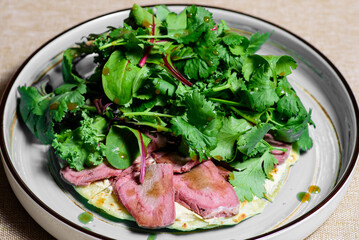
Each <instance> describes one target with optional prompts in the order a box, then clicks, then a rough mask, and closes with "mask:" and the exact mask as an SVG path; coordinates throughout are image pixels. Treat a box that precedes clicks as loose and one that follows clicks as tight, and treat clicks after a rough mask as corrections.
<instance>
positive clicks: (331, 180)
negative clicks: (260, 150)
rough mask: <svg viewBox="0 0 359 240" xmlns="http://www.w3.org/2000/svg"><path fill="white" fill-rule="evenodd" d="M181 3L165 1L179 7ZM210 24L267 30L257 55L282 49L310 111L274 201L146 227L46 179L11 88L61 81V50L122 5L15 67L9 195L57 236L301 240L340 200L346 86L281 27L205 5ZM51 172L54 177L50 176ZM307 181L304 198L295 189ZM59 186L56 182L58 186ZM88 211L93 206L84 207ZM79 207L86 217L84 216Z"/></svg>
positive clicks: (350, 113)
mask: <svg viewBox="0 0 359 240" xmlns="http://www.w3.org/2000/svg"><path fill="white" fill-rule="evenodd" d="M184 7H185V6H182V5H181V6H180V5H172V6H170V9H171V10H172V11H175V12H179V11H181V10H182V9H183V8H184ZM208 10H210V11H211V12H212V13H213V16H214V18H215V20H216V21H219V20H220V19H224V20H225V21H226V22H227V24H228V25H229V26H230V27H232V28H236V29H240V30H241V31H242V33H248V34H250V33H254V32H257V31H259V32H273V34H272V36H271V37H270V41H269V42H267V43H266V44H265V45H264V46H263V47H262V49H261V50H260V53H261V54H275V55H282V54H287V55H291V56H292V57H294V58H295V60H296V61H297V63H298V68H297V70H295V71H294V73H293V74H291V75H290V76H289V81H290V82H291V84H292V85H293V87H294V88H295V89H296V91H297V93H298V95H299V97H300V98H301V99H302V101H303V103H304V105H305V107H306V108H307V109H312V119H313V121H314V122H315V124H316V128H311V129H310V134H311V136H312V138H313V141H314V147H313V149H311V150H310V151H309V152H306V153H305V154H302V155H301V156H300V159H299V161H298V162H297V163H296V164H295V165H294V166H293V167H292V168H291V170H290V173H289V175H288V177H287V178H286V182H285V184H284V186H283V187H282V189H281V190H280V192H279V194H278V196H277V198H276V200H275V201H274V202H273V203H270V204H268V205H267V207H266V208H265V210H264V212H263V213H262V214H260V215H257V216H254V217H252V218H250V219H248V220H246V221H244V222H242V223H240V224H238V225H236V226H233V227H225V228H220V229H214V230H206V231H196V232H192V233H180V232H174V231H148V230H144V229H140V228H138V227H137V226H136V225H135V224H133V223H129V222H126V221H119V220H114V219H109V218H105V217H103V215H101V214H99V213H97V212H96V211H91V209H89V208H88V207H89V206H87V205H86V204H85V203H84V202H83V201H81V200H80V199H79V198H77V197H76V196H74V195H73V194H72V193H71V191H69V190H68V188H66V187H64V185H63V182H61V179H59V178H56V177H55V178H54V177H52V175H51V174H50V171H49V168H48V159H49V158H50V153H49V151H48V147H47V146H44V145H41V144H40V143H39V142H38V141H37V140H36V139H34V138H33V137H32V136H31V134H30V132H29V131H28V130H27V129H26V128H25V127H24V124H22V122H21V121H20V120H19V119H18V118H17V115H16V107H17V98H18V92H17V88H18V86H22V85H30V84H33V83H36V82H38V81H44V80H49V81H51V82H53V83H56V82H58V81H60V80H61V56H62V55H61V53H62V51H63V50H65V49H66V48H68V47H70V46H72V45H73V43H75V42H78V41H80V40H81V38H82V37H83V36H86V35H88V34H90V33H100V32H103V31H105V30H106V27H107V26H120V24H121V23H122V22H123V20H124V19H125V18H126V17H127V16H128V13H129V10H123V11H118V12H113V13H109V14H106V15H103V16H100V17H97V18H94V19H91V20H88V21H86V22H84V23H82V24H79V25H77V26H75V27H73V28H71V29H69V30H67V31H65V32H63V33H61V34H59V35H58V36H56V37H54V38H53V39H52V40H50V41H49V42H48V43H46V44H45V45H43V46H42V47H40V48H39V49H38V50H37V51H36V52H34V53H33V54H32V55H31V56H30V57H29V58H28V59H27V60H26V61H25V62H24V64H23V65H22V66H21V67H20V69H19V70H18V71H17V72H16V74H15V75H14V76H13V78H12V79H11V81H10V83H9V85H8V87H7V88H6V90H5V94H4V97H3V99H2V102H1V108H0V111H1V112H0V113H1V115H0V117H1V135H0V144H1V152H2V157H3V164H4V168H5V171H6V174H7V177H8V179H9V182H10V184H11V187H12V188H13V190H14V192H15V194H16V196H17V197H18V199H19V200H20V202H21V203H22V205H23V206H24V207H25V209H26V210H27V211H28V212H29V213H30V215H31V216H32V217H33V218H34V219H35V220H36V221H37V222H38V223H39V224H40V225H41V226H42V227H43V228H44V229H45V230H47V231H48V232H49V233H51V234H52V235H53V236H54V237H56V238H58V239H78V238H81V239H147V238H148V236H149V235H150V234H151V233H152V234H153V233H154V234H156V235H157V236H156V239H158V240H159V239H228V240H229V239H248V238H256V239H258V238H263V239H293V237H295V238H298V239H302V238H304V237H306V236H308V235H309V234H310V233H312V232H313V231H314V230H315V229H316V228H317V227H319V226H320V225H321V224H322V223H323V222H324V221H325V220H326V219H327V218H328V217H329V216H330V214H331V213H332V212H333V211H334V209H335V208H336V206H337V205H338V203H339V201H340V200H341V199H342V197H343V195H344V193H345V191H346V189H347V186H348V184H349V181H350V178H351V176H352V173H353V168H354V166H355V164H356V161H357V157H358V148H357V145H358V115H359V114H358V106H357V103H356V100H355V98H354V95H353V93H352V91H351V90H350V87H349V86H348V84H347V82H346V81H345V79H344V78H343V76H342V75H341V74H340V72H339V71H338V70H337V68H336V67H335V66H334V65H333V64H332V63H331V62H330V61H329V60H328V59H327V58H326V57H325V56H324V55H323V54H321V53H320V52H319V51H318V50H316V49H315V48H314V47H313V46H311V45H310V44H309V43H307V42H306V41H304V40H303V39H301V38H300V37H298V36H296V35H295V34H293V33H290V32H288V31H287V30H285V29H283V28H281V27H278V26H276V25H274V24H272V23H269V22H266V21H264V20H261V19H259V18H256V17H253V16H249V15H246V14H243V13H239V12H233V11H231V10H224V9H218V8H212V7H208ZM55 176H56V174H55ZM312 185H315V186H319V187H320V189H321V191H320V192H319V193H317V194H314V193H312V194H311V199H310V201H309V202H304V203H302V202H300V201H299V200H298V199H297V194H298V193H300V192H308V191H309V190H308V188H309V187H310V186H312ZM60 186H62V187H60ZM92 210H93V209H92ZM84 212H90V213H91V214H92V215H93V217H91V215H90V218H89V219H87V220H86V215H81V214H82V213H84Z"/></svg>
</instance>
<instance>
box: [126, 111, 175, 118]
mask: <svg viewBox="0 0 359 240" xmlns="http://www.w3.org/2000/svg"><path fill="white" fill-rule="evenodd" d="M123 116H125V117H132V116H153V117H169V118H174V117H176V116H173V115H169V114H164V113H155V112H125V113H123Z"/></svg>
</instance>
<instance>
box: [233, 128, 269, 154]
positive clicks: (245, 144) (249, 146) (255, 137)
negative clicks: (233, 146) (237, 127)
mask: <svg viewBox="0 0 359 240" xmlns="http://www.w3.org/2000/svg"><path fill="white" fill-rule="evenodd" d="M272 127H273V125H272V124H269V123H264V124H260V125H257V126H254V127H253V128H252V129H250V130H249V131H247V132H245V133H244V134H242V135H240V136H239V138H238V141H237V148H238V150H239V151H240V152H241V153H243V154H245V155H248V156H253V155H254V154H255V153H256V151H254V150H255V148H256V147H257V146H258V144H259V142H260V141H261V140H262V139H263V137H264V135H265V134H266V133H268V131H269V130H270V129H271V128H272Z"/></svg>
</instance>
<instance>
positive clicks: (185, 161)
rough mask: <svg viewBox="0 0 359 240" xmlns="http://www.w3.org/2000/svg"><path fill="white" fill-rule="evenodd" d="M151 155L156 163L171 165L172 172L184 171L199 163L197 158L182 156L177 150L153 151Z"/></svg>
mask: <svg viewBox="0 0 359 240" xmlns="http://www.w3.org/2000/svg"><path fill="white" fill-rule="evenodd" d="M152 157H153V158H154V159H155V161H156V163H166V164H171V165H172V166H173V172H175V173H184V172H188V171H189V170H190V169H191V168H193V167H194V166H196V165H198V164H199V161H198V160H192V159H191V158H190V157H183V156H181V155H180V154H179V153H178V152H154V153H152Z"/></svg>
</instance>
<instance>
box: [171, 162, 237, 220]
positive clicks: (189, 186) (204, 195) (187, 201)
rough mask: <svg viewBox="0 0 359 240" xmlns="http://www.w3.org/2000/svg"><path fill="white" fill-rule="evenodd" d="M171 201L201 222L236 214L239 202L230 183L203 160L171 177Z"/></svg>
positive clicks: (210, 163) (214, 167)
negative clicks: (201, 219) (172, 198)
mask: <svg viewBox="0 0 359 240" xmlns="http://www.w3.org/2000/svg"><path fill="white" fill-rule="evenodd" d="M173 182H174V188H175V201H176V202H178V203H180V204H182V205H183V206H185V207H187V208H188V209H190V210H192V211H194V212H195V213H197V214H198V215H200V216H202V217H203V218H206V219H208V218H213V217H230V216H234V215H236V214H237V213H238V210H239V200H238V197H237V195H236V193H235V191H234V189H233V187H232V185H231V184H230V183H228V182H227V181H226V180H225V179H224V178H223V177H222V176H221V175H220V173H219V171H218V168H217V167H216V165H214V164H213V162H212V161H210V160H207V161H204V162H202V163H201V164H199V165H198V166H196V167H194V168H192V169H191V171H189V172H187V173H183V174H176V175H174V177H173Z"/></svg>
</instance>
